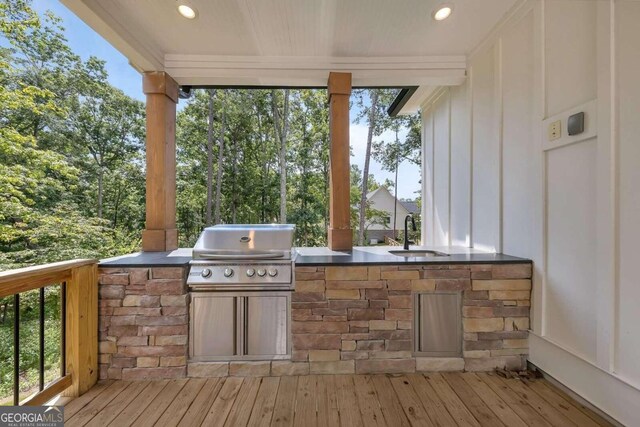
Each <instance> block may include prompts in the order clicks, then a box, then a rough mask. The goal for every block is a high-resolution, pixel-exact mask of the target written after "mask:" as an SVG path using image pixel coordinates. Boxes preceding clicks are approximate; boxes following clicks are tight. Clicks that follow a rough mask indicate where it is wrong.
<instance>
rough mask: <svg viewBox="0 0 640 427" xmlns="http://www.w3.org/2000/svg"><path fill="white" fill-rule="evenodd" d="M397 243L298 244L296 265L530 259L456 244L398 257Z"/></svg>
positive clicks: (509, 261) (459, 262)
mask: <svg viewBox="0 0 640 427" xmlns="http://www.w3.org/2000/svg"><path fill="white" fill-rule="evenodd" d="M390 249H391V250H399V249H402V248H399V247H382V246H367V247H355V248H353V250H352V251H351V252H336V251H331V250H330V249H328V248H298V255H297V257H296V265H298V266H323V265H367V264H390V265H412V264H475V263H478V264H513V263H529V262H531V260H529V259H525V258H518V257H514V256H510V255H504V254H496V253H490V252H482V251H479V250H474V249H469V248H460V247H419V248H418V247H411V250H434V251H437V252H441V253H445V254H448V256H433V257H408V258H405V257H402V256H397V255H393V254H390V253H389V252H388V251H389V250H390Z"/></svg>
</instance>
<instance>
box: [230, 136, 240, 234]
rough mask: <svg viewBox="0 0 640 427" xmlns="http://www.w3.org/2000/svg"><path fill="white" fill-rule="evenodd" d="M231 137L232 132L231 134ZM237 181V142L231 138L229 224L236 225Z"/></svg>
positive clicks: (234, 138)
mask: <svg viewBox="0 0 640 427" xmlns="http://www.w3.org/2000/svg"><path fill="white" fill-rule="evenodd" d="M232 135H233V132H232ZM237 180H238V140H237V138H236V137H235V136H233V183H232V186H231V222H232V223H233V224H235V223H236V214H237V211H238V199H237V197H238V192H237V190H236V182H237Z"/></svg>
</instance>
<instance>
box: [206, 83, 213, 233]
mask: <svg viewBox="0 0 640 427" xmlns="http://www.w3.org/2000/svg"><path fill="white" fill-rule="evenodd" d="M207 93H208V95H209V120H208V123H207V124H208V129H207V211H206V220H205V222H206V225H211V209H212V205H213V99H214V96H215V92H214V91H213V90H212V89H208V90H207Z"/></svg>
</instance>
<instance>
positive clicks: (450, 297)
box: [414, 292, 462, 357]
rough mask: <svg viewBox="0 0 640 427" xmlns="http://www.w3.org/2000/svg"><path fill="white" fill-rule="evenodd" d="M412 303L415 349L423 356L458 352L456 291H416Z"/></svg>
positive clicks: (459, 326)
mask: <svg viewBox="0 0 640 427" xmlns="http://www.w3.org/2000/svg"><path fill="white" fill-rule="evenodd" d="M414 304H415V306H414V313H415V316H416V319H415V331H416V332H415V339H414V341H415V346H414V347H415V352H416V353H421V354H422V355H425V356H452V357H459V356H461V355H462V320H461V318H462V312H461V311H462V308H461V304H460V293H459V292H446V293H445V292H436V293H423V294H417V295H416V298H415V301H414Z"/></svg>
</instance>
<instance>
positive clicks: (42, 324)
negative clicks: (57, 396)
mask: <svg viewBox="0 0 640 427" xmlns="http://www.w3.org/2000/svg"><path fill="white" fill-rule="evenodd" d="M39 379H40V384H39V386H40V391H42V390H44V288H40V378H39Z"/></svg>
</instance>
